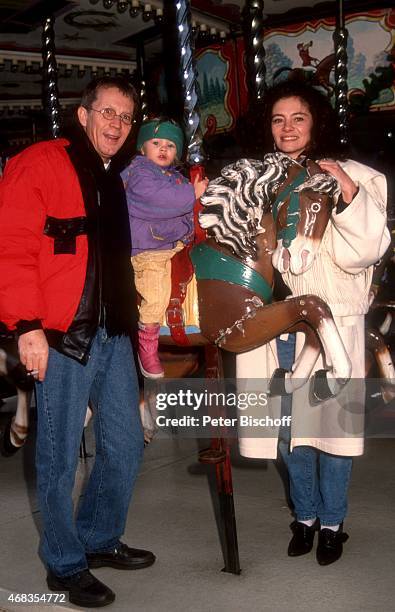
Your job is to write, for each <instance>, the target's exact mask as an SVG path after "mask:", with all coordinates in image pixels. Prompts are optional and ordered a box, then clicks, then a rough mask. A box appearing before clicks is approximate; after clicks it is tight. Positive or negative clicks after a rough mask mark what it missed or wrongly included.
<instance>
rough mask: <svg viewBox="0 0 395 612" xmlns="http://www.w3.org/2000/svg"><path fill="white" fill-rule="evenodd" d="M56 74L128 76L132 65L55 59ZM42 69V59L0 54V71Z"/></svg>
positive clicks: (66, 75)
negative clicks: (111, 64)
mask: <svg viewBox="0 0 395 612" xmlns="http://www.w3.org/2000/svg"><path fill="white" fill-rule="evenodd" d="M57 65H58V74H59V76H60V77H70V76H71V75H72V74H73V72H74V73H75V76H77V77H78V78H82V77H84V76H85V74H86V73H87V72H89V74H90V75H91V76H92V78H94V77H96V76H104V75H106V76H116V75H117V76H118V75H124V76H128V75H129V74H131V73H132V72H133V66H131V67H130V68H128V67H127V66H120V65H116V66H110V65H108V64H99V65H95V64H94V63H89V65H87V64H83V63H80V64H77V63H74V62H64V61H61V60H60V61H59V60H58V61H57ZM42 69H43V62H42V59H37V60H36V59H19V58H17V57H15V58H12V59H10V58H7V57H6V58H4V57H1V54H0V72H1V71H3V70H7V71H8V70H9V71H10V72H24V73H26V74H37V73H39V72H41V71H42Z"/></svg>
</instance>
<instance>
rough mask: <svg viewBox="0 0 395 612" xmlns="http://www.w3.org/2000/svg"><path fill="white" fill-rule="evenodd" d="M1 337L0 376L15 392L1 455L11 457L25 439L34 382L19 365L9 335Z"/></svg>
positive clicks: (4, 433)
mask: <svg viewBox="0 0 395 612" xmlns="http://www.w3.org/2000/svg"><path fill="white" fill-rule="evenodd" d="M1 336H2V338H1V340H2V342H1V345H0V375H1V376H4V377H5V379H6V380H7V381H8V382H10V383H11V384H12V385H14V386H15V387H16V390H17V408H16V413H15V415H13V416H10V417H8V419H7V422H6V425H5V428H4V432H3V437H2V440H1V453H2V454H3V455H4V456H11V455H13V454H14V453H15V452H16V451H17V450H19V449H20V448H22V447H23V446H24V444H25V442H26V439H27V435H28V431H29V407H30V401H31V397H32V393H33V387H34V381H33V379H32V377H31V376H28V375H27V373H26V370H25V368H24V367H23V366H22V364H21V363H20V361H19V357H18V355H17V353H16V347H15V344H14V342H13V339H12V337H11V336H10V335H9V334H8V335H7V334H4V335H3V334H1Z"/></svg>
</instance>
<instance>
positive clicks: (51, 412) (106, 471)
mask: <svg viewBox="0 0 395 612" xmlns="http://www.w3.org/2000/svg"><path fill="white" fill-rule="evenodd" d="M36 397H37V414H38V426H37V452H36V468H37V486H38V500H39V505H40V510H41V517H42V521H43V534H42V539H41V544H40V555H41V557H42V559H43V561H44V563H45V564H46V566H47V567H48V568H49V569H51V570H52V571H53V572H54V573H55V574H56V575H58V576H69V575H72V574H75V573H77V572H79V571H81V570H83V569H86V568H87V561H86V557H85V553H86V552H94V551H104V550H111V549H112V548H114V546H115V545H116V544H117V543H118V541H119V539H120V537H121V536H122V534H123V532H124V527H125V523H126V518H127V513H128V507H129V502H130V497H131V494H132V489H133V486H134V483H135V480H136V476H137V472H138V469H139V466H140V463H141V459H142V454H143V447H144V439H143V432H142V426H141V419H140V414H139V390H138V382H137V376H136V369H135V365H134V358H133V353H132V347H131V343H130V339H129V338H128V337H126V336H115V337H108V336H107V332H106V330H105V329H103V328H99V330H98V332H97V334H96V336H95V338H94V341H93V344H92V348H91V353H90V358H89V361H88V363H87V365H85V366H83V365H81V364H80V363H78V362H77V361H75V360H74V359H71V358H69V357H66V356H65V355H62V354H61V353H59V352H58V351H55V350H53V349H50V355H49V361H48V370H47V374H46V377H45V380H44V382H42V383H37V384H36ZM89 401H90V402H91V406H92V408H93V412H94V431H95V439H96V455H95V462H94V465H93V468H92V471H91V474H90V477H89V480H88V483H87V485H86V488H85V491H84V494H83V498H82V500H81V503H80V506H79V508H78V512H77V514H76V516H75V517H74V510H73V502H72V491H73V486H74V481H75V475H76V469H77V463H78V455H79V446H80V442H81V437H82V432H83V428H84V421H85V415H86V409H87V406H88V402H89Z"/></svg>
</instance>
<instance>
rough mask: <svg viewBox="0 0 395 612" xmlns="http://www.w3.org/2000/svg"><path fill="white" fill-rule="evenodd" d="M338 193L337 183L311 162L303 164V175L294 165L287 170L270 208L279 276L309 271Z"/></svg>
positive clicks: (301, 170) (300, 169) (275, 258)
mask: <svg viewBox="0 0 395 612" xmlns="http://www.w3.org/2000/svg"><path fill="white" fill-rule="evenodd" d="M338 191H339V187H338V184H337V181H336V180H335V179H334V178H333V177H332V176H330V175H328V174H324V173H323V172H322V170H321V169H320V167H319V166H318V164H316V163H315V162H313V161H311V160H309V161H308V162H307V172H305V171H304V169H303V168H302V167H301V166H300V165H299V164H296V163H295V164H294V165H293V166H291V167H290V169H289V171H288V177H287V180H286V181H285V182H284V183H283V184H282V185H281V187H280V189H279V191H278V195H277V199H276V201H275V202H274V204H273V214H274V217H275V220H276V227H277V248H276V249H275V251H274V253H273V265H274V267H275V268H277V269H278V270H279V271H280V272H287V271H288V270H290V271H291V272H292V273H293V274H302V273H303V272H305V271H306V270H308V269H309V268H310V266H311V265H312V263H313V260H314V257H315V254H316V252H317V250H318V247H319V245H320V243H321V240H322V237H323V235H324V232H325V229H326V226H327V224H328V221H329V218H330V215H331V212H332V208H333V203H334V196H335V195H336V194H337V193H338Z"/></svg>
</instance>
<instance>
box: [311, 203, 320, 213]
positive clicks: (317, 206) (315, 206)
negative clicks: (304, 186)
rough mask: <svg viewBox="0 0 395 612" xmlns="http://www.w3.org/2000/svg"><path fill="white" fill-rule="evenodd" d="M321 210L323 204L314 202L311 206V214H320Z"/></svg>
mask: <svg viewBox="0 0 395 612" xmlns="http://www.w3.org/2000/svg"><path fill="white" fill-rule="evenodd" d="M320 210H321V204H319V203H318V202H313V203H312V205H311V212H313V213H318V212H320Z"/></svg>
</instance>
